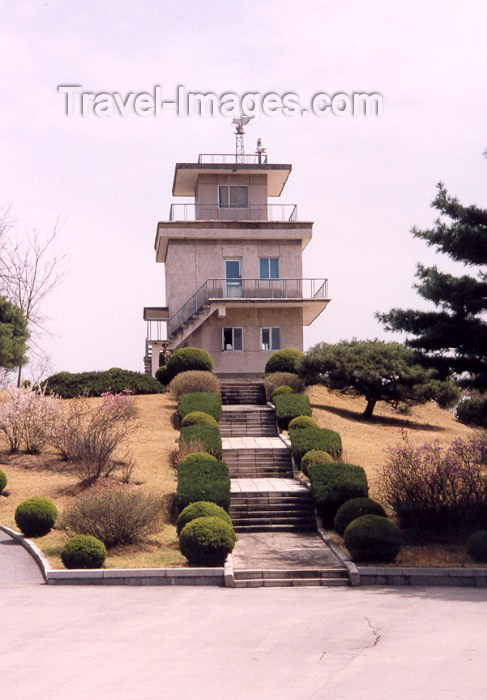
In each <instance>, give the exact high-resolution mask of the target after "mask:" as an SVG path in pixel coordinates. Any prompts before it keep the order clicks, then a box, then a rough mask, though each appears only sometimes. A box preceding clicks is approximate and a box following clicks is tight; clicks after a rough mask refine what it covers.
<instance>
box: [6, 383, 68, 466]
mask: <svg viewBox="0 0 487 700" xmlns="http://www.w3.org/2000/svg"><path fill="white" fill-rule="evenodd" d="M61 415H62V407H61V402H60V400H59V399H58V398H57V397H55V396H46V395H45V394H44V393H43V392H37V391H33V390H32V389H28V388H21V389H18V388H16V387H15V388H14V387H11V388H9V389H6V390H5V391H4V392H3V394H2V396H1V398H0V431H1V432H2V433H3V434H4V435H5V437H6V439H7V442H8V445H9V448H10V451H11V452H18V451H19V450H20V449H24V450H25V451H26V452H29V453H31V454H39V452H41V450H43V449H44V448H45V447H46V446H47V445H48V444H49V443H50V442H51V438H52V434H53V431H54V430H55V426H56V425H57V423H58V421H59V418H60V416H61Z"/></svg>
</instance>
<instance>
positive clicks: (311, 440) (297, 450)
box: [289, 428, 342, 465]
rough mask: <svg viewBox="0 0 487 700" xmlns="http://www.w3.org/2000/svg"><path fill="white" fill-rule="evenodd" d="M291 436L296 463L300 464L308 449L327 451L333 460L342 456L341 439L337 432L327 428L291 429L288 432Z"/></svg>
mask: <svg viewBox="0 0 487 700" xmlns="http://www.w3.org/2000/svg"><path fill="white" fill-rule="evenodd" d="M289 437H290V438H291V445H292V448H291V449H292V453H293V457H294V461H295V462H296V464H297V465H300V464H301V459H302V457H303V456H304V455H305V454H306V452H309V451H310V450H322V451H323V452H328V453H329V454H330V455H331V456H332V457H333V458H334V460H335V461H337V460H339V459H341V456H342V439H341V437H340V434H339V433H336V432H335V431H334V430H328V429H327V428H303V429H302V430H292V431H291V432H290V433H289Z"/></svg>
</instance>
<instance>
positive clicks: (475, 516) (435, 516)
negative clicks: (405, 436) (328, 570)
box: [378, 432, 487, 538]
mask: <svg viewBox="0 0 487 700" xmlns="http://www.w3.org/2000/svg"><path fill="white" fill-rule="evenodd" d="M378 486H379V491H380V494H381V497H382V499H383V500H384V501H385V502H386V503H388V504H389V505H390V506H392V507H393V508H394V510H395V511H396V513H397V516H398V518H399V522H400V524H401V526H402V527H403V528H407V529H410V530H412V531H416V532H422V534H423V536H424V537H426V538H427V537H428V535H433V534H434V535H447V534H449V533H450V534H451V533H461V532H468V531H472V530H473V529H479V528H482V527H485V526H487V434H486V433H482V432H479V433H478V434H476V435H474V436H473V437H472V438H470V439H468V440H462V439H460V438H457V439H456V440H454V441H453V442H452V443H451V444H450V446H449V447H446V448H444V447H442V446H441V445H440V444H439V443H438V442H433V443H428V444H424V445H420V446H418V447H414V446H412V445H410V444H409V443H408V442H407V441H405V443H404V444H403V445H401V446H400V447H395V448H391V449H389V450H388V457H387V461H386V463H385V465H384V467H383V468H382V470H381V471H380V473H379V475H378Z"/></svg>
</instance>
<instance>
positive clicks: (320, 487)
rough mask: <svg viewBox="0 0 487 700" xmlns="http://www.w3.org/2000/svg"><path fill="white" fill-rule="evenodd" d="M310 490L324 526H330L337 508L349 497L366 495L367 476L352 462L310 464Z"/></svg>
mask: <svg viewBox="0 0 487 700" xmlns="http://www.w3.org/2000/svg"><path fill="white" fill-rule="evenodd" d="M309 478H310V481H311V491H312V493H313V500H314V502H315V506H316V510H317V511H318V513H319V515H320V517H321V519H322V521H323V524H324V525H325V527H332V526H333V520H334V518H335V515H336V512H337V510H338V509H339V508H340V506H341V505H342V504H343V503H345V501H348V500H350V499H351V498H360V497H362V496H367V494H368V485H367V477H366V475H365V472H364V470H363V469H362V467H357V466H355V465H354V464H336V463H333V464H311V465H310V466H309Z"/></svg>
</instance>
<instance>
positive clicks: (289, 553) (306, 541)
mask: <svg viewBox="0 0 487 700" xmlns="http://www.w3.org/2000/svg"><path fill="white" fill-rule="evenodd" d="M232 557H233V566H234V568H235V569H323V568H328V567H337V568H342V566H343V565H342V563H341V562H340V561H339V560H338V559H337V557H336V556H335V555H334V554H333V552H332V550H331V549H329V547H325V546H324V544H323V540H322V539H321V538H320V537H319V535H317V534H316V533H314V532H300V533H296V532H256V533H251V534H247V533H241V534H239V536H238V541H237V544H236V546H235V549H234V550H233V553H232Z"/></svg>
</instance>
